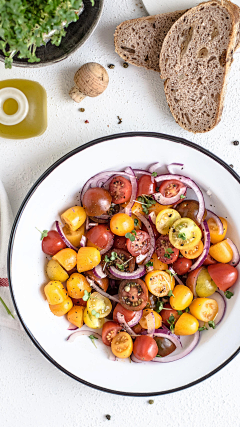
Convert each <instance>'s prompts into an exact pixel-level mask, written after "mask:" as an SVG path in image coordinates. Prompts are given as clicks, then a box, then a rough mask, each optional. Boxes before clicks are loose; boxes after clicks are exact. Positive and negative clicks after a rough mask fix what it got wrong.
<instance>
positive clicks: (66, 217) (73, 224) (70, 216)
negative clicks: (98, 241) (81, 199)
mask: <svg viewBox="0 0 240 427" xmlns="http://www.w3.org/2000/svg"><path fill="white" fill-rule="evenodd" d="M61 218H62V220H63V222H64V223H65V224H67V225H68V227H69V228H70V230H71V231H76V230H78V229H79V228H80V227H81V226H82V225H83V224H84V222H85V221H86V218H87V215H86V212H85V210H84V209H83V208H82V207H81V206H73V207H72V208H69V209H68V210H66V211H65V212H64V213H63V214H62V215H61Z"/></svg>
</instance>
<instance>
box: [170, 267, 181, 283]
mask: <svg viewBox="0 0 240 427" xmlns="http://www.w3.org/2000/svg"><path fill="white" fill-rule="evenodd" d="M169 271H171V273H172V275H173V277H174V279H175V280H176V281H177V282H178V283H179V285H184V283H183V282H182V281H181V279H180V278H179V277H178V275H177V273H176V272H175V271H174V270H173V268H172V267H169Z"/></svg>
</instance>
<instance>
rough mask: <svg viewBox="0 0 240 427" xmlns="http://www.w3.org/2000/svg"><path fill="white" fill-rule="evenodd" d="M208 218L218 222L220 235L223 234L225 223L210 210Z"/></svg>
mask: <svg viewBox="0 0 240 427" xmlns="http://www.w3.org/2000/svg"><path fill="white" fill-rule="evenodd" d="M207 213H208V216H207V218H213V219H214V221H215V222H216V224H217V226H218V229H219V234H223V223H222V221H221V220H220V218H219V217H218V216H217V215H216V214H215V213H214V212H212V211H210V210H209V209H208V210H207Z"/></svg>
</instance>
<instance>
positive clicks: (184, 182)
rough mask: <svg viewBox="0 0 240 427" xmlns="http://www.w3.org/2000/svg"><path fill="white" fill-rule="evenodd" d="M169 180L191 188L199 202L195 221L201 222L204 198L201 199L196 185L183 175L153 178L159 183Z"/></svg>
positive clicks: (200, 192)
mask: <svg viewBox="0 0 240 427" xmlns="http://www.w3.org/2000/svg"><path fill="white" fill-rule="evenodd" d="M170 179H176V180H178V181H181V182H182V183H183V184H185V185H186V186H187V187H189V188H191V189H192V190H193V191H194V192H195V193H196V196H197V198H198V201H199V211H198V214H197V221H198V222H199V223H201V222H202V219H203V215H204V212H205V202H204V198H203V193H202V191H201V190H200V188H199V187H198V185H197V184H196V183H195V182H194V181H193V180H192V179H190V178H187V177H186V176H183V175H174V174H172V175H171V174H166V175H160V176H158V177H156V178H155V181H156V182H161V181H168V180H170Z"/></svg>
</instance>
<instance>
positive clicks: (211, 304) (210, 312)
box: [189, 298, 218, 322]
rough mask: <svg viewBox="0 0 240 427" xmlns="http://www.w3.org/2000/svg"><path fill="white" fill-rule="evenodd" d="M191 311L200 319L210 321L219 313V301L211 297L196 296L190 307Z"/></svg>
mask: <svg viewBox="0 0 240 427" xmlns="http://www.w3.org/2000/svg"><path fill="white" fill-rule="evenodd" d="M189 309H190V313H191V314H192V315H193V316H195V317H196V318H197V319H198V320H202V321H203V322H209V321H210V320H214V319H215V317H216V315H217V313H218V303H217V301H215V300H214V299H211V298H196V299H195V300H193V302H192V304H191V305H190V307H189Z"/></svg>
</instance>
